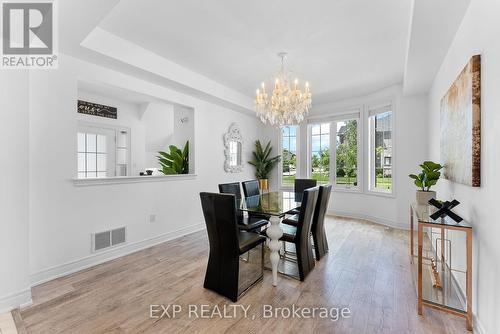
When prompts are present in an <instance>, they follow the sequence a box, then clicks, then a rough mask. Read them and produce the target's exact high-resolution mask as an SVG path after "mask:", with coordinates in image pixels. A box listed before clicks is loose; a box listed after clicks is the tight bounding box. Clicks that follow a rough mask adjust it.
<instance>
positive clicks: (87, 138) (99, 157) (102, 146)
mask: <svg viewBox="0 0 500 334" xmlns="http://www.w3.org/2000/svg"><path fill="white" fill-rule="evenodd" d="M106 141H107V138H106V136H105V135H102V134H96V133H89V132H78V178H79V179H85V178H97V177H107V176H108V168H107V158H108V150H107V143H106Z"/></svg>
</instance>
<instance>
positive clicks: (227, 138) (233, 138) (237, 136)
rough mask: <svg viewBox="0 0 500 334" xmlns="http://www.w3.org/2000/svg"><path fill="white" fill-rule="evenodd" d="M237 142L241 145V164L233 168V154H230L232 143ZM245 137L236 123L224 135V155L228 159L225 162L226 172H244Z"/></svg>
mask: <svg viewBox="0 0 500 334" xmlns="http://www.w3.org/2000/svg"><path fill="white" fill-rule="evenodd" d="M231 142H237V143H239V148H240V152H239V154H240V164H239V165H237V166H231V164H230V161H231V152H230V143H231ZM242 151H243V136H242V135H241V131H240V127H239V126H238V125H237V124H236V123H232V124H231V126H229V130H228V131H227V132H226V133H225V134H224V155H225V157H226V159H225V161H224V170H225V171H226V172H227V173H241V172H242V171H243V161H242V159H243V157H242V155H243V152H242Z"/></svg>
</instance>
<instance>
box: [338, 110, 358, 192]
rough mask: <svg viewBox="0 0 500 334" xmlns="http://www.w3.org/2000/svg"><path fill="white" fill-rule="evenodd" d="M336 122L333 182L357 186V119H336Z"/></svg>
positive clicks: (343, 185)
mask: <svg viewBox="0 0 500 334" xmlns="http://www.w3.org/2000/svg"><path fill="white" fill-rule="evenodd" d="M333 124H336V132H337V136H336V147H335V162H336V166H335V173H336V174H335V175H336V179H335V184H336V185H337V186H341V187H345V188H354V187H357V186H358V121H357V120H355V119H353V120H346V121H338V122H335V123H333Z"/></svg>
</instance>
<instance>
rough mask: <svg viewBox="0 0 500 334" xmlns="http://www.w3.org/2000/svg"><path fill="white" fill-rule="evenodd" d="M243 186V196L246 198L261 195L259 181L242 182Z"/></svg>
mask: <svg viewBox="0 0 500 334" xmlns="http://www.w3.org/2000/svg"><path fill="white" fill-rule="evenodd" d="M241 185H242V186H243V194H244V195H245V197H250V196H257V195H260V189H259V181H257V180H250V181H245V182H241Z"/></svg>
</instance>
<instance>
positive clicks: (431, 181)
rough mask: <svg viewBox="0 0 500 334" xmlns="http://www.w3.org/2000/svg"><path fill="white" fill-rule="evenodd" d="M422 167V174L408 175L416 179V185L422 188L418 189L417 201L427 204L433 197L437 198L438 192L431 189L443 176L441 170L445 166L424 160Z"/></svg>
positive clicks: (420, 203)
mask: <svg viewBox="0 0 500 334" xmlns="http://www.w3.org/2000/svg"><path fill="white" fill-rule="evenodd" d="M420 167H421V168H422V172H421V173H420V174H418V175H416V174H410V175H408V176H409V177H410V178H411V179H413V180H415V181H414V183H415V185H416V186H417V187H418V188H420V189H419V190H417V203H418V204H419V205H427V203H428V202H429V200H430V199H431V198H436V192H435V191H431V190H430V189H431V187H432V186H435V185H436V183H437V182H438V180H439V178H440V177H441V172H440V170H441V169H443V166H442V165H440V164H438V163H435V162H432V161H424V162H423V163H422V164H421V165H420Z"/></svg>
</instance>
